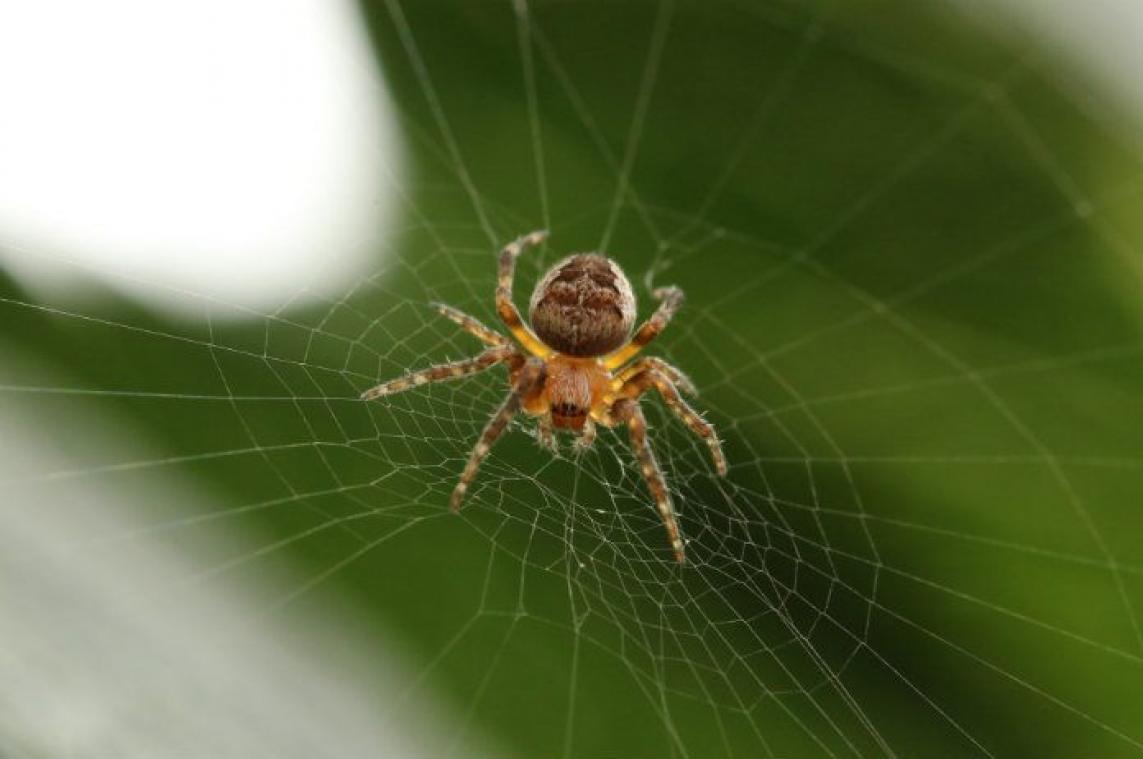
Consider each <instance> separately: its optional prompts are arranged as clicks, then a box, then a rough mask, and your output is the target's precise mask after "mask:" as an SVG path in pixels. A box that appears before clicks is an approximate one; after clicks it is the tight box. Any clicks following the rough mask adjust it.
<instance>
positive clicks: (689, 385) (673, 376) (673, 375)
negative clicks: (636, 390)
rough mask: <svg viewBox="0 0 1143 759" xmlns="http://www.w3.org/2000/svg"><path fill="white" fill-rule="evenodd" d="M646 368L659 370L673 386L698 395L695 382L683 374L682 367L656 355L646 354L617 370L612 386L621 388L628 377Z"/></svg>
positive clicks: (688, 393) (689, 393) (617, 388)
mask: <svg viewBox="0 0 1143 759" xmlns="http://www.w3.org/2000/svg"><path fill="white" fill-rule="evenodd" d="M647 369H655V370H656V371H658V372H661V373H662V374H663V375H664V376H665V377H666V378H667V379H669V380H670V381H671V382H672V383H674V385H675V387H677V388H678V389H679V390H682V391H683V392H684V393H686V394H687V395H698V388H696V387H695V383H694V382H691V378H690V377H688V376H687V375H685V374H683V371H682V369H679V368H677V367H675V366H672V365H671V364H668V363H667V362H666V361H664V360H663V359H661V358H659V357H658V356H647V357H646V358H641V359H639V360H638V361H636V362H635V363H633V364H631V366H628V367H627V368H626V369H623V370H622V371H621V372H619V374H617V375H616V377H615V382H614V383H613V387H614V388H615V389H616V390H620V389H622V387H623V386H624V385H625V384H627V381H628V380H629V379H631V378H632V377H634V376H635V375H636V374H639V373H640V372H643V371H646V370H647Z"/></svg>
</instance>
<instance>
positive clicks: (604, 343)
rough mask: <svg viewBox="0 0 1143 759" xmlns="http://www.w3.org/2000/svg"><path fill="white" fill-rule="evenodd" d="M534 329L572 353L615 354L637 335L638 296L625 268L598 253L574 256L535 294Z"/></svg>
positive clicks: (547, 276) (556, 268) (543, 281)
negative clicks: (612, 352) (635, 328)
mask: <svg viewBox="0 0 1143 759" xmlns="http://www.w3.org/2000/svg"><path fill="white" fill-rule="evenodd" d="M530 316H531V321H532V328H533V329H534V330H535V331H536V334H537V335H538V336H539V338H540V339H541V340H543V341H544V343H545V344H546V345H548V346H550V347H551V348H553V349H555V350H557V351H559V352H560V353H566V354H568V355H570V356H601V355H603V354H605V353H610V352H611V351H613V350H615V349H616V348H618V347H619V346H621V345H622V344H623V343H624V342H626V341H627V339H628V337H630V335H631V329H632V327H633V326H634V324H635V295H634V293H633V292H632V290H631V283H630V282H629V281H628V280H627V276H626V275H625V274H624V273H623V270H622V269H620V268H619V266H618V265H617V264H616V263H615V262H614V261H612V260H610V259H608V258H605V257H604V256H600V255H596V254H594V253H579V254H576V255H573V256H569V257H567V258H565V259H563V260H562V261H560V262H559V263H557V264H556V265H555V266H553V267H552V268H551V269H549V270H548V272H547V274H545V275H544V277H543V279H541V280H540V282H539V283H538V284H537V285H536V289H535V291H534V292H533V293H532V301H531V308H530Z"/></svg>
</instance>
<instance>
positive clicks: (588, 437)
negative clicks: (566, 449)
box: [575, 417, 595, 451]
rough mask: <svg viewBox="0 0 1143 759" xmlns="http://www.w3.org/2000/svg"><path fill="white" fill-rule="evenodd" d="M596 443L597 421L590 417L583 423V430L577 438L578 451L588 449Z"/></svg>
mask: <svg viewBox="0 0 1143 759" xmlns="http://www.w3.org/2000/svg"><path fill="white" fill-rule="evenodd" d="M593 445H595V421H594V420H593V419H591V417H588V418H587V419H586V420H585V421H584V423H583V431H582V432H580V433H579V437H577V438H576V439H575V447H576V450H577V451H586V450H587V449H588V448H591V447H592V446H593Z"/></svg>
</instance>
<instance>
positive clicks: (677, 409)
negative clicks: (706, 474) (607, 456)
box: [622, 369, 727, 477]
mask: <svg viewBox="0 0 1143 759" xmlns="http://www.w3.org/2000/svg"><path fill="white" fill-rule="evenodd" d="M652 387H653V388H655V389H656V390H658V391H659V395H660V396H661V397H662V398H663V402H664V403H666V404H667V408H669V409H670V410H671V411H672V412H673V413H674V415H675V416H677V417H678V418H679V419H680V420H682V422H683V424H685V425H687V427H689V428H690V430H691V432H693V433H694V434H696V435H698V436H699V437H700V438H702V439H703V441H704V442H705V443H706V445H707V448H709V449H710V457H711V459H713V460H714V468H715V469H716V470H718V474H719V476H721V477H725V476H726V472H727V465H726V454H724V453H723V452H722V443H721V442H720V441H719V439H718V433H717V432H715V429H714V425H713V424H711V423H710V422H708V421H707V420H705V419H703V418H702V416H701V415H700V414H699V412H697V411H695V410H694V408H693V407H691V405H690V404H689V403H687V402H686V400H684V399H683V397H682V396H681V395H679V391H678V389H676V388H675V386H674V385H673V384H672V383H671V381H670V379H668V378H667V377H666V376H664V375H663V374H661V373H659V372H658V371H657V370H655V369H648V370H646V371H644V372H642V373H640V374H637V375H635V376H634V377H632V378H631V379H630V380H629V381H628V382H627V384H626V385H624V386H623V390H622V393H623V395H624V396H625V397H627V398H632V399H636V398H638V397H639V396H640V395H642V394H643V393H645V392H646V391H647V390H648V389H650V388H652Z"/></svg>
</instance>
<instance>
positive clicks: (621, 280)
mask: <svg viewBox="0 0 1143 759" xmlns="http://www.w3.org/2000/svg"><path fill="white" fill-rule="evenodd" d="M547 236H548V234H547V232H544V231H540V232H532V233H531V234H527V235H524V236H523V237H521V238H519V239H517V240H516V241H514V242H512V243H509V244H508V245H507V246H505V247H504V249H503V250H502V251H501V253H500V269H499V275H500V276H499V283H498V285H497V288H496V311H497V313H498V314H499V315H500V318H501V319H502V320H503V321H504V324H505V326H507V328H508V330H509V332H511V334H512V337H514V338H515V339H516V342H517V343H518V344H519V345H516V344H514V343H513V342H512V341H511V340H509V339H508V338H507V337H504V336H503V335H501V334H499V333H497V332H494V331H493V330H491V329H489V328H488V327H486V326H484V325H483V324H482V323H480V322H479V321H478V320H477V319H475V318H473V317H471V316H469V315H468V314H465V313H463V312H461V311H458V310H457V309H455V308H452V307H451V306H447V305H444V304H439V303H438V304H433V305H434V307H435V308H436V310H437V311H438V312H439V313H440V314H441V315H443V316H445V317H446V318H448V319H450V320H452V321H453V322H455V323H456V324H458V325H459V326H460V327H461V328H462V329H464V330H465V331H466V332H468V333H470V334H471V335H473V336H474V337H476V338H477V339H478V340H480V341H481V342H483V343H484V344H485V345H487V346H488V348H487V350H485V351H484V352H483V353H481V354H480V355H478V356H476V357H474V358H470V359H466V360H463V361H456V362H452V363H447V364H439V365H437V366H430V367H428V368H427V369H421V370H418V371H414V372H411V373H409V374H406V375H404V376H402V377H399V378H397V379H392V380H389V381H388V382H385V383H383V384H380V385H377V386H376V387H374V388H372V389H370V390H367V391H365V392H364V393H362V395H361V398H362V400H366V401H370V400H373V399H375V398H380V397H382V396H386V395H392V394H393V393H399V392H402V391H404V390H408V389H410V388H413V387H418V386H420V385H425V384H428V383H430V382H441V381H444V380H452V379H457V378H459V377H467V376H469V375H472V374H476V373H477V372H480V371H483V370H485V369H489V368H491V367H493V366H496V365H497V364H507V366H508V381H509V387H510V389H509V393H508V397H507V398H506V399H505V400H504V402H503V404H501V406H500V408H499V409H497V411H496V413H495V414H493V415H492V417H491V419H489V421H488V424H487V425H486V426H485V427H484V431H483V432H482V433H481V435H480V439H479V440H477V442H476V446H475V447H474V448H473V449H472V453H471V455H470V456H469V458H468V463H467V464H466V465H465V467H464V472H463V473H462V474H461V476H460V481H459V482H457V484H456V489H455V490H453V493H452V498H451V500H450V504H449V505H450V507H451V509H452V511H454V512H455V511H458V510H459V509H460V505H461V502H462V501H463V500H464V495H465V493H466V492H467V490H468V488H469V486H470V485H471V484H472V482H473V480H474V479H475V478H476V473H477V470H478V469H479V468H480V464H481V462H482V461H483V460H484V458H485V457H486V456H488V453H489V451H490V450H491V449H492V445H493V443H495V442H496V440H497V439H498V438H499V437H500V436H501V435H502V434H503V433H504V430H505V429H507V427H508V423H509V422H510V421H511V420H512V417H513V416H515V415H516V413H518V412H519V411H523V412H524V413H526V414H528V415H530V416H534V417H537V419H538V420H539V421H538V427H537V431H536V436H537V439H538V440H539V442H540V444H541V445H542V446H544V447H545V448H548V449H550V450H552V451H553V452H555V451H556V450H557V444H556V440H555V432H554V431H555V430H570V431H572V432H573V433H575V434H577V435H578V439H577V440H576V445H577V447H578V448H580V449H581V450H583V449H586V448H589V447H590V446H591V445H592V443H593V442H594V441H595V434H596V425H597V424H601V425H603V426H604V427H616V426H618V425H622V424H626V425H627V429H628V432H629V433H630V437H631V446H632V448H634V450H635V455H636V456H637V457H638V459H639V465H640V468H641V469H642V472H643V477H644V479H645V480H646V481H647V485H648V487H649V488H650V490H651V495H652V496H653V497H654V499H655V504H656V506H657V507H658V509H659V516H660V517H661V518H662V520H663V525H664V527H666V529H667V536H668V538H669V539H670V542H671V548H672V549H673V550H674V554H675V560H676V561H677V562H678V563H680V564H682V563H684V562H685V560H686V554H685V551H684V548H683V539H682V537H681V535H680V534H679V525H678V521H677V520H676V518H675V509H674V506H673V505H672V503H671V494H670V492H669V491H668V489H667V483H666V480H665V479H664V478H663V472H662V470H661V469H660V468H659V464H658V461H656V459H655V454H654V452H653V451H652V450H651V445H650V442H649V441H648V439H647V420H646V418H645V417H644V416H643V410H642V408H640V406H639V398H640V397H641V396H642V395H643V394H644V393H645V392H647V391H648V390H651V389H654V390H656V391H657V392H658V393H659V396H660V397H661V398H662V399H663V402H664V403H666V404H667V407H668V408H669V409H670V410H671V411H672V412H674V414H675V415H676V416H677V417H679V419H681V420H682V421H683V423H685V424H686V425H687V426H688V427H689V428H690V429H691V431H692V432H694V433H695V434H696V435H698V436H699V437H700V438H702V439H703V440H704V441H706V444H707V446H708V447H709V448H710V453H711V456H712V457H713V459H714V465H715V468H716V469H717V470H718V473H719V474H720V475H722V476H725V475H726V471H727V466H726V457H725V456H724V455H723V452H722V446H721V444H720V443H719V440H718V436H717V435H716V434H715V431H714V427H713V426H712V425H711V424H710V423H709V422H707V421H706V420H705V419H703V418H702V417H701V416H699V414H698V412H696V411H695V410H694V409H693V408H691V406H690V405H689V404H688V403H687V402H686V401H685V400H684V399H683V397H682V395H680V393H679V391H680V389H681V390H682V391H683V392H685V393H687V394H688V395H694V394H695V392H696V391H695V386H694V384H693V383H691V381H690V380H689V379H688V378H687V376H686V375H685V374H683V373H682V372H681V371H680V370H678V369H676V368H675V367H673V366H671V365H670V364H668V363H667V362H666V361H664V360H662V359H660V358H655V357H646V358H642V359H639V360H638V361H634V362H632V359H634V358H635V356H637V355H638V354H639V352H640V351H641V350H642V349H643V347H644V346H646V345H647V344H648V343H650V342H651V341H652V340H653V339H655V337H656V336H657V335H658V334H659V333H660V332H662V331H663V329H664V328H665V327H666V326H667V324H668V322H670V320H671V318H672V317H673V316H674V315H675V312H676V311H678V309H679V306H680V305H681V304H682V301H683V292H682V290H680V289H679V288H677V287H664V288H660V289H657V290H655V291H654V292H653V295H654V296H655V298H656V299H657V300H658V301H659V307H658V309H657V310H656V311H655V313H654V314H653V315H652V316H651V317H650V318H649V319H648V320H647V321H646V322H644V323H643V324H642V326H640V327H639V329H638V330H636V331H634V333H632V329H633V327H634V325H635V295H634V293H633V292H632V290H631V283H630V281H628V279H627V277H626V275H624V273H623V270H622V269H620V268H619V266H618V265H617V264H616V263H615V262H614V261H612V260H611V259H609V258H606V257H604V256H602V255H599V254H597V253H578V254H574V255H571V256H568V257H567V258H565V259H563V260H561V261H559V262H558V263H556V264H555V265H554V266H552V268H551V269H549V270H548V271H547V273H546V274H544V276H543V277H542V278H541V279H540V281H539V282H538V283H537V284H536V288H535V291H534V292H533V293H532V299H531V303H530V307H529V312H530V321H531V327H529V326H528V325H527V324H525V323H524V321H523V320H522V319H521V317H520V312H519V310H518V309H517V308H516V305H515V303H514V302H513V300H512V282H513V279H514V275H515V270H516V259H517V258H518V257H519V256H520V254H521V253H522V252H523V251H524V250H525V249H526V248H528V247H529V246H535V245H539V244H540V243H542V242H543V241H544V240H545V239H547Z"/></svg>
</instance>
